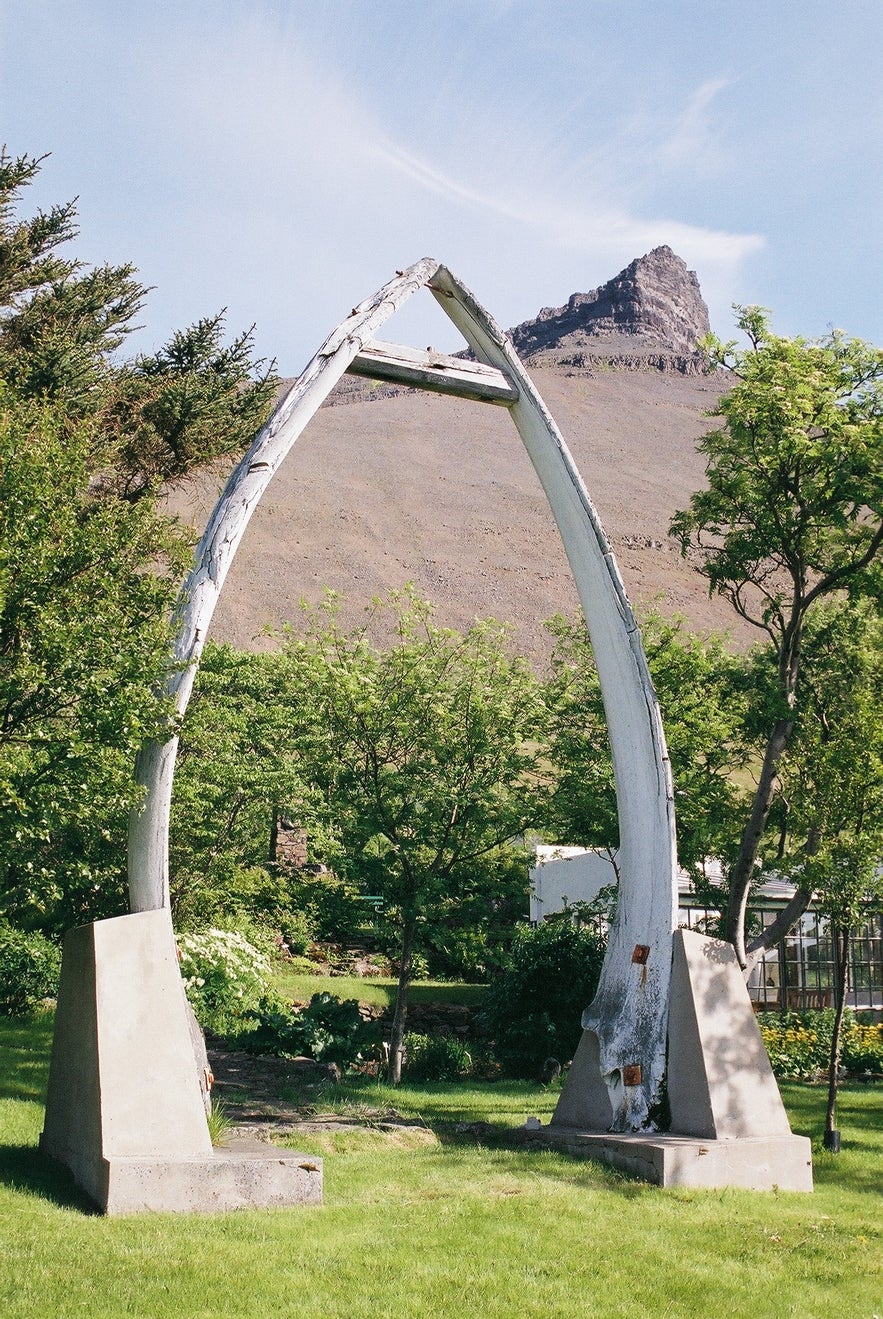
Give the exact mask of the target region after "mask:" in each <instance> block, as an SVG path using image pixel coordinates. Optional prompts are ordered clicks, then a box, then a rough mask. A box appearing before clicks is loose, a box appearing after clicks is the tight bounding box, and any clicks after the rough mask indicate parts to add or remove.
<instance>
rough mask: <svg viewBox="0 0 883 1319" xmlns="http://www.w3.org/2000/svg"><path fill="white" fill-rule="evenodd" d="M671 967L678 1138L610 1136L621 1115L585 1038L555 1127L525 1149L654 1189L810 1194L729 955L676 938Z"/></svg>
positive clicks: (687, 935) (672, 1133)
mask: <svg viewBox="0 0 883 1319" xmlns="http://www.w3.org/2000/svg"><path fill="white" fill-rule="evenodd" d="M672 955H673V956H672V974H671V988H670V999H669V1019H668V1099H669V1107H670V1111H671V1122H670V1130H669V1131H668V1132H665V1133H661V1132H652V1131H640V1132H634V1133H620V1132H611V1131H609V1130H608V1129H607V1127H608V1125H609V1121H610V1116H611V1115H612V1107H611V1106H610V1104H609V1102H607V1100H606V1094H605V1085H604V1078H603V1077H602V1076H601V1075H600V1072H599V1059H598V1049H597V1043H596V1041H595V1038H594V1036H593V1035H592V1032H591V1031H585V1032H584V1034H583V1039H582V1042H581V1043H580V1046H579V1049H578V1050H577V1053H576V1056H575V1057H574V1061H573V1067H572V1068H571V1075H570V1077H569V1078H568V1085H567V1087H566V1089H565V1091H564V1092H563V1093H562V1096H561V1101H560V1102H559V1104H558V1107H557V1108H556V1110H555V1114H554V1116H553V1118H552V1122H551V1124H550V1125H549V1126H548V1127H544V1128H537V1129H534V1130H531V1131H529V1132H526V1133H524V1135H525V1138H527V1139H529V1140H531V1141H532V1142H541V1143H543V1144H545V1145H547V1146H549V1147H550V1148H552V1149H557V1150H561V1151H563V1152H565V1153H567V1154H573V1155H577V1156H578V1157H580V1158H586V1159H597V1160H598V1161H599V1162H601V1163H606V1164H609V1165H610V1166H611V1167H614V1168H618V1169H619V1170H620V1171H621V1172H626V1173H629V1174H630V1175H631V1176H633V1177H640V1178H641V1179H642V1180H644V1181H648V1182H652V1183H653V1184H655V1185H656V1186H697V1187H698V1186H738V1187H743V1188H746V1189H749V1190H756V1191H771V1190H773V1189H774V1188H778V1189H779V1190H783V1191H811V1190H812V1156H811V1153H810V1142H809V1140H808V1139H807V1138H806V1137H805V1136H795V1135H793V1134H792V1132H791V1128H790V1126H789V1124H788V1116H787V1114H786V1112H785V1108H784V1105H783V1104H782V1099H781V1096H780V1094H779V1088H778V1086H777V1085H776V1079H775V1077H774V1076H773V1072H772V1068H771V1067H770V1063H769V1058H768V1057H767V1053H766V1049H765V1048H764V1045H763V1040H762V1039H761V1037H760V1031H759V1030H758V1027H757V1022H756V1021H755V1018H754V1012H753V1010H752V1007H751V1002H750V1000H749V997H748V990H747V989H746V987H745V980H744V978H743V976H742V973H741V971H740V969H739V965H738V962H737V961H736V955H735V953H734V951H733V948H732V946H731V945H730V944H728V943H724V942H722V941H721V940H720V939H708V938H706V937H705V936H703V935H699V934H694V933H693V932H692V931H691V930H676V931H675V933H674V935H673V941H672Z"/></svg>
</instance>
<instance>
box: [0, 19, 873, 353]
mask: <svg viewBox="0 0 883 1319" xmlns="http://www.w3.org/2000/svg"><path fill="white" fill-rule="evenodd" d="M881 52H883V3H881V0H838V3H837V4H833V3H831V0H740V3H739V4H738V5H736V4H725V3H722V2H721V0H671V2H666V0H656V2H654V0H583V2H582V3H573V2H571V0H444V2H443V0H423V2H421V0H410V3H405V2H403V0H324V2H320V0H313V2H312V3H302V2H299V0H223V2H219V0H205V2H204V0H146V2H145V3H142V4H128V3H124V2H123V0H0V115H2V125H3V130H2V136H3V139H4V140H5V142H6V147H7V150H8V151H9V152H10V153H12V154H18V153H24V152H28V153H33V154H38V153H42V152H46V151H49V152H51V153H52V155H51V158H50V159H49V160H48V161H47V162H46V164H45V166H44V170H43V173H42V175H41V178H40V180H39V182H38V184H37V185H35V186H34V187H33V188H32V189H31V190H30V195H29V197H28V200H27V209H33V208H34V207H36V206H37V205H42V206H47V205H49V204H51V202H53V201H58V200H67V199H68V198H70V197H73V196H78V197H79V212H80V227H81V236H80V239H79V240H78V245H77V252H78V253H79V254H80V255H81V256H82V257H83V258H84V259H86V260H89V261H104V260H109V261H114V262H122V261H129V260H131V261H133V262H134V263H135V264H136V265H137V267H138V269H139V271H140V274H141V278H142V279H143V280H144V282H145V283H147V284H150V285H153V286H155V291H154V292H153V293H152V294H151V297H150V300H149V302H148V304H147V307H146V308H145V311H144V313H143V315H142V317H141V319H142V321H143V325H144V329H143V330H142V331H141V332H140V334H139V336H138V338H137V341H136V342H135V343H134V344H133V347H138V348H144V349H147V348H150V347H153V346H156V345H157V344H159V343H160V342H162V341H163V340H164V338H166V337H167V335H168V333H169V332H170V331H171V330H172V329H174V328H177V327H181V326H184V325H185V324H189V323H190V322H192V321H194V320H196V319H197V318H198V317H200V316H203V315H208V314H211V313H213V312H215V311H217V310H219V309H220V308H221V307H224V306H226V307H227V308H228V321H229V326H230V329H231V330H238V329H240V328H242V327H244V326H246V325H248V324H251V323H252V322H256V324H257V342H258V346H259V349H260V351H261V352H262V353H264V354H266V355H270V356H275V357H277V358H278V363H279V367H280V369H281V370H282V372H283V373H284V374H295V373H296V372H297V371H299V370H300V369H301V367H302V366H303V365H304V363H305V362H306V360H307V359H308V358H309V356H310V355H311V354H312V352H313V351H314V350H315V349H316V347H317V346H318V345H319V343H320V342H321V340H322V339H323V338H324V337H325V335H326V334H327V333H328V331H329V330H330V329H331V328H332V327H333V326H334V325H335V324H336V323H337V322H338V321H339V320H340V319H341V318H342V317H343V316H344V315H346V314H347V312H348V311H349V309H350V307H351V306H352V305H353V303H355V302H357V301H359V300H360V299H361V298H363V297H365V296H367V295H368V294H370V293H371V292H373V291H374V289H376V288H377V287H379V285H380V284H382V283H383V282H384V281H385V280H386V279H387V278H389V277H390V275H391V274H392V273H393V272H394V271H395V270H396V268H400V267H401V266H403V265H406V264H409V263H410V262H411V261H414V260H416V259H417V258H418V257H421V256H424V255H432V256H436V257H438V258H440V259H441V260H443V261H445V262H446V263H447V264H448V265H449V266H450V267H451V268H452V269H453V270H454V271H455V272H456V273H457V274H458V275H459V276H460V277H461V278H462V279H463V280H465V282H466V283H467V284H468V285H469V286H470V287H471V288H472V289H473V291H474V292H475V293H476V295H477V296H478V298H479V299H480V300H481V301H482V302H483V303H484V304H485V306H487V307H488V309H489V310H490V311H491V312H492V314H493V315H494V316H495V317H496V319H497V320H499V321H501V322H502V323H503V324H504V325H511V324H515V323H517V322H518V321H521V320H524V319H526V318H527V317H529V316H531V315H533V313H534V312H536V311H537V310H538V309H539V308H540V307H541V306H544V305H554V304H559V303H561V302H563V301H564V300H565V299H566V298H567V297H568V296H569V294H570V293H572V292H574V291H576V290H580V291H583V290H586V289H589V288H592V287H594V286H595V285H597V284H599V283H602V282H604V281H605V280H606V279H609V278H610V277H611V276H612V275H614V274H616V273H617V271H619V270H620V269H621V268H622V267H623V266H624V265H626V264H627V263H628V262H629V261H630V260H631V259H632V258H633V257H635V256H639V255H641V254H642V253H643V252H646V251H648V250H649V249H650V248H652V247H654V246H656V245H657V244H659V243H668V244H669V245H670V246H671V247H673V248H674V249H675V251H676V252H678V253H679V254H680V255H681V256H683V257H684V259H685V260H686V261H687V264H688V265H689V266H690V267H691V269H695V270H696V271H697V273H698V275H699V278H700V282H701V285H702V289H703V292H704V294H705V297H706V300H707V302H708V303H709V307H710V310H711V317H712V324H713V326H714V328H715V329H716V330H717V331H718V333H720V334H722V335H724V336H725V337H726V336H728V335H729V333H730V330H731V327H732V315H731V312H730V306H731V304H732V303H734V302H739V303H752V302H757V303H761V304H763V305H765V306H768V307H770V308H771V309H772V311H773V314H774V326H775V328H777V329H778V330H780V331H782V332H783V333H789V334H790V333H803V334H806V335H808V336H813V335H819V334H823V333H824V332H825V331H826V330H827V329H828V328H830V327H831V326H839V327H842V328H844V329H846V330H847V331H849V332H850V333H852V334H856V335H859V336H861V337H864V338H868V339H871V340H873V341H875V342H876V343H883V296H881V295H883V274H881V257H880V250H881V238H883V175H881V165H880V162H881V145H883V53H881ZM389 334H390V337H396V338H399V339H401V340H402V341H410V342H413V343H416V344H428V343H433V344H435V345H436V346H438V347H453V346H456V340H455V339H452V337H451V336H452V331H451V330H450V328H449V327H448V326H447V324H446V322H445V321H444V320H443V319H442V318H441V314H440V313H439V312H438V311H437V309H436V308H435V307H434V305H433V304H432V301H431V299H430V298H428V297H427V298H426V299H425V301H421V302H419V303H417V302H415V303H412V304H410V306H409V308H408V309H406V311H405V312H404V313H402V314H401V315H400V317H399V318H398V321H397V327H396V328H395V329H393V327H390V330H389Z"/></svg>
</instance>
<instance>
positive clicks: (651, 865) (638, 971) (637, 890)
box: [129, 257, 677, 1131]
mask: <svg viewBox="0 0 883 1319" xmlns="http://www.w3.org/2000/svg"><path fill="white" fill-rule="evenodd" d="M424 287H428V288H429V289H430V291H431V292H432V294H433V296H434V297H435V298H436V300H437V301H438V303H439V305H440V306H441V308H442V309H443V310H444V312H445V313H446V314H447V315H448V317H449V318H450V320H451V321H452V322H453V323H454V325H455V326H456V327H457V328H458V329H459V330H460V332H461V333H462V334H463V336H464V338H465V339H466V341H467V343H468V344H469V346H470V348H471V349H472V350H473V352H474V354H475V356H476V358H477V359H478V361H477V363H468V362H465V361H463V360H462V359H450V358H445V357H443V356H442V355H440V354H419V353H415V352H414V350H412V349H395V348H392V347H391V346H390V345H386V344H380V343H377V342H376V341H375V334H376V332H377V331H378V330H379V329H380V327H381V326H382V325H383V324H384V322H385V321H386V320H387V319H388V318H389V317H390V316H391V315H392V314H393V313H394V312H395V311H397V310H398V308H399V307H400V306H402V305H403V303H404V302H406V301H407V300H408V298H409V297H411V296H412V294H413V293H415V292H417V290H418V289H420V288H424ZM350 369H353V370H354V371H355V372H356V373H359V374H381V372H383V373H384V375H383V378H385V379H401V380H403V381H406V382H407V383H409V384H411V385H414V384H416V385H417V386H418V387H420V388H425V389H436V390H439V391H441V392H446V393H456V394H461V395H462V396H464V397H467V398H475V399H478V400H481V401H485V402H492V403H495V404H498V405H500V406H505V407H507V408H508V409H509V412H510V414H511V416H512V420H513V422H514V424H515V427H516V429H517V431H518V433H519V435H520V436H521V439H522V441H523V442H524V445H525V447H526V449H527V451H528V454H529V456H530V459H531V461H532V463H533V465H534V468H535V470H536V472H537V475H538V477H539V479H540V482H541V484H542V486H543V489H544V491H545V494H546V497H547V499H548V501H549V505H550V507H551V510H552V513H553V516H554V518H555V521H556V523H557V525H558V530H559V532H560V534H561V539H562V542H563V544H564V549H565V551H566V553H567V557H568V560H569V562H570V566H571V570H572V572H573V576H574V580H575V583H576V586H577V590H578V592H579V596H580V601H581V603H582V607H583V613H584V614H585V618H586V624H587V626H588V630H589V635H590V638H591V642H592V648H593V651H594V655H595V662H596V664H597V668H598V675H599V679H600V683H601V690H602V695H603V698H604V706H605V711H606V715H607V724H608V732H609V737H610V744H611V749H612V754H613V768H614V776H615V780H616V791H617V802H618V811H619V825H620V846H619V854H618V868H619V872H620V885H619V888H620V892H619V904H618V909H617V916H616V920H615V922H614V925H613V928H612V930H611V932H610V942H609V945H608V950H607V954H606V957H605V960H604V966H603V969H602V973H601V981H600V984H599V987H598V992H597V995H596V997H595V999H594V1001H593V1003H592V1004H591V1006H590V1007H589V1008H588V1009H587V1010H586V1013H585V1014H584V1017H583V1026H584V1027H585V1029H586V1035H585V1036H584V1043H585V1042H588V1044H589V1049H590V1052H591V1053H592V1056H593V1059H594V1057H597V1071H598V1074H599V1076H600V1078H601V1080H602V1081H603V1086H602V1087H600V1089H601V1091H602V1092H603V1093H604V1094H605V1095H606V1102H605V1103H604V1104H602V1105H601V1109H602V1110H603V1116H604V1119H605V1122H604V1125H607V1126H610V1127H612V1128H613V1129H614V1130H619V1131H629V1130H641V1129H643V1128H646V1127H647V1126H648V1125H649V1124H650V1110H651V1107H652V1105H653V1103H654V1102H655V1100H656V1099H657V1098H658V1096H659V1091H660V1087H661V1083H662V1080H663V1077H664V1073H665V1042H666V1027H667V1020H668V991H669V979H670V972H671V936H672V931H673V930H674V926H675V915H676V903H677V879H676V876H677V861H676V845H675V828H674V798H673V792H672V784H671V772H670V766H669V761H668V753H667V750H666V745H665V737H664V734H663V730H662V721H661V718H660V714H659V707H658V704H657V701H656V696H655V693H654V690H653V684H652V682H651V679H650V675H649V672H648V669H647V664H646V660H645V657H644V653H643V648H642V646H641V640H640V635H639V632H638V627H637V623H636V622H635V618H634V615H633V613H632V610H631V607H630V605H629V602H628V599H627V597H626V593H625V588H624V586H623V583H622V579H621V577H620V574H619V569H618V567H617V564H616V562H615V560H614V557H613V554H612V551H611V549H610V546H609V544H608V542H607V538H606V536H605V534H604V530H603V528H602V526H601V522H600V519H599V517H598V514H597V512H596V510H595V508H594V505H593V504H592V501H591V499H590V498H589V495H588V492H587V490H586V488H585V486H584V484H583V482H582V480H581V478H580V475H579V473H578V471H577V469H576V465H575V464H574V461H573V459H572V457H571V455H570V453H569V451H568V449H567V445H566V444H565V442H564V439H563V438H562V436H561V434H560V432H559V431H558V428H557V426H556V425H555V422H554V421H553V419H552V417H551V415H550V414H549V412H548V410H547V408H546V406H545V404H544V403H543V401H542V399H541V398H540V396H539V394H538V393H537V391H536V389H535V388H534V385H533V383H532V381H531V380H530V378H529V376H528V374H527V372H526V370H525V368H524V366H523V365H522V363H521V361H520V360H519V358H518V356H517V354H516V353H515V350H514V348H513V347H512V345H511V343H509V341H508V340H507V339H506V337H505V335H504V333H503V331H502V330H501V329H500V328H499V326H497V324H496V323H495V322H494V321H493V319H492V318H491V317H490V316H489V315H488V313H487V312H486V311H485V310H484V308H483V307H481V306H480V304H479V303H478V302H477V301H476V299H475V298H474V296H473V295H472V294H471V293H470V291H469V290H468V289H467V288H466V287H465V286H464V285H463V284H462V283H461V282H460V281H459V280H458V279H457V278H456V277H455V276H454V275H452V274H451V272H450V271H449V270H447V269H446V268H445V267H444V266H442V265H441V264H440V263H439V262H437V261H435V260H433V259H432V258H429V257H427V258H424V259H423V260H422V261H418V262H416V263H415V264H414V265H413V266H410V267H409V268H408V269H407V270H404V271H400V272H398V273H397V274H396V276H395V278H394V279H392V280H390V281H389V283H387V284H385V285H384V286H383V288H381V289H380V290H379V291H378V292H377V293H376V294H375V295H374V296H373V297H372V298H368V299H367V300H366V301H365V302H362V303H360V304H359V306H357V307H355V308H354V309H353V311H352V313H351V314H350V316H348V317H347V318H346V319H345V320H344V321H342V322H341V324H340V325H339V326H338V327H337V328H336V329H335V330H334V331H333V332H332V334H331V335H330V336H329V337H328V339H326V341H325V343H324V344H323V345H322V347H321V348H320V349H319V351H318V352H317V353H316V355H315V356H314V357H313V358H312V360H311V361H310V363H309V364H308V365H307V367H306V368H305V370H304V371H303V373H302V374H301V375H300V376H299V377H298V379H297V380H296V381H295V382H294V384H293V385H292V386H291V388H290V389H289V390H288V392H287V394H286V395H285V397H284V398H283V399H282V400H281V402H280V403H279V405H278V407H277V408H276V410H275V412H274V413H273V415H272V417H271V418H270V420H269V421H268V422H267V424H266V425H265V426H264V427H263V429H262V430H261V431H260V432H259V433H258V435H257V436H256V438H255V440H254V442H253V443H252V445H251V447H250V448H249V450H248V452H247V453H246V454H245V455H244V457H243V458H242V459H241V461H240V462H239V463H238V465H237V466H236V468H235V469H234V471H233V473H232V474H231V476H230V478H229V480H228V481H227V484H226V486H225V487H224V490H223V491H222V493H221V496H220V498H219V499H218V502H217V504H216V506H215V509H214V511H213V513H212V515H211V517H210V518H209V521H208V524H207V526H206V529H205V532H204V534H203V536H202V539H201V540H200V542H199V545H198V547H197V550H196V561H195V565H194V567H193V569H192V571H191V572H190V574H189V576H188V578H187V580H186V582H185V584H184V587H183V589H182V592H181V597H180V601H179V605H178V609H177V614H176V619H177V632H176V640H175V645H174V652H173V665H172V667H171V669H170V673H169V677H168V679H167V684H166V691H167V693H168V695H169V696H170V697H171V698H172V700H173V702H174V707H175V712H176V716H177V718H178V719H180V718H181V717H182V716H183V714H184V711H185V710H186V708H187V703H188V701H189V699H190V694H191V692H192V689H193V683H194V680H195V677H196V670H197V668H198V665H199V659H200V655H201V653H202V649H203V646H204V644H205V639H206V636H207V633H208V629H209V624H210V622H211V618H212V615H213V613H214V609H215V605H216V604H217V601H218V597H219V595H220V593H221V589H222V587H223V585H224V581H225V579H226V576H227V573H228V571H229V568H230V565H231V563H232V561H233V557H234V555H235V553H236V550H237V547H238V545H239V543H240V541H241V539H242V536H243V534H244V532H245V529H246V526H247V525H248V521H249V519H250V517H251V514H252V513H253V511H254V509H255V507H256V506H257V504H258V503H259V501H260V499H261V497H262V495H263V493H264V491H265V490H266V488H267V486H268V485H269V483H270V480H271V479H272V477H273V475H274V473H275V472H276V471H277V470H278V468H279V466H280V464H281V463H282V461H283V460H284V458H285V456H286V455H287V454H288V452H289V450H290V449H291V447H292V445H293V444H294V442H295V441H296V440H297V438H298V437H299V436H300V434H301V432H302V431H303V430H304V429H305V427H306V426H307V424H308V423H309V421H310V420H311V418H312V417H313V416H314V414H315V413H316V412H317V410H318V409H319V407H320V406H321V404H322V403H323V402H324V400H325V399H326V398H327V396H328V394H329V393H330V392H331V390H332V389H333V387H334V385H335V384H336V383H337V381H338V380H339V379H340V378H341V376H342V375H343V374H344V373H345V372H346V371H347V370H350ZM408 373H410V374H408ZM464 377H465V378H464ZM177 747H178V742H177V736H176V735H174V733H171V735H170V736H169V738H168V740H167V741H165V742H162V743H161V742H151V743H148V744H146V745H145V747H144V748H143V749H142V751H141V752H140V754H139V756H138V761H137V765H136V776H137V779H138V781H139V783H141V784H142V785H143V786H144V788H145V790H146V792H145V798H144V801H143V803H142V805H141V807H140V808H139V809H138V810H135V811H133V813H132V816H131V818H130V826H129V893H130V905H131V909H132V910H133V911H149V910H153V909H155V908H158V907H165V906H168V904H169V889H168V831H169V814H170V807H171V796H172V782H173V777H174V768H175V759H176V756H177ZM593 1066H595V1064H594V1062H593ZM574 1080H576V1078H575V1077H574ZM566 1096H567V1089H566V1088H565V1095H564V1096H562V1100H564V1099H566Z"/></svg>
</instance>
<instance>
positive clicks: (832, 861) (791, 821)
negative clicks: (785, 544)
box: [776, 601, 883, 929]
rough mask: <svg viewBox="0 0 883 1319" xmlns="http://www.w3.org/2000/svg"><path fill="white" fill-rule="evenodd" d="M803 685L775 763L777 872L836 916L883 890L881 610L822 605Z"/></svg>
mask: <svg viewBox="0 0 883 1319" xmlns="http://www.w3.org/2000/svg"><path fill="white" fill-rule="evenodd" d="M802 665H803V695H802V698H801V703H800V708H799V711H798V714H797V718H796V721H795V730H794V735H793V738H792V743H791V747H790V749H789V753H788V756H787V758H786V761H785V763H784V764H783V766H782V770H781V783H782V788H781V805H780V808H779V810H778V813H777V817H776V818H777V821H780V822H781V827H782V835H783V845H782V846H780V849H779V851H780V855H779V856H778V857H777V859H776V865H777V868H778V869H779V870H780V872H784V873H788V871H789V870H791V871H792V873H793V875H794V877H795V878H799V879H800V881H801V882H802V883H803V885H804V887H806V888H808V889H812V890H813V891H814V893H815V895H816V897H815V906H816V908H817V910H819V911H820V912H821V913H822V914H823V915H824V916H827V917H828V918H829V920H831V921H832V923H833V924H834V925H835V926H841V927H843V928H845V929H851V928H853V927H855V926H856V925H857V924H859V923H860V922H861V920H862V919H863V916H864V912H865V910H866V906H867V904H868V903H869V902H871V901H873V900H874V899H879V898H880V896H881V894H883V873H881V870H880V858H881V857H883V614H881V613H880V612H878V610H877V609H876V608H875V607H874V606H873V604H872V603H871V602H870V601H856V602H854V603H852V604H846V603H839V604H826V605H823V606H819V607H818V608H817V609H816V610H815V612H814V614H813V617H812V618H811V619H810V620H808V622H807V626H806V629H805V632H804V639H803V659H802Z"/></svg>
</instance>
